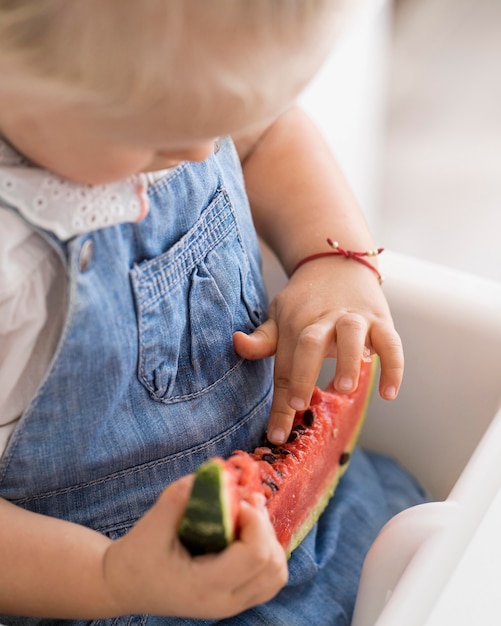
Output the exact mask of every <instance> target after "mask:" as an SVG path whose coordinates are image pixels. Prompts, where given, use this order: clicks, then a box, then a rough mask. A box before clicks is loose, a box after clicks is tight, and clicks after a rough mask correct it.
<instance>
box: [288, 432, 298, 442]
mask: <svg viewBox="0 0 501 626" xmlns="http://www.w3.org/2000/svg"><path fill="white" fill-rule="evenodd" d="M296 439H299V433H298V432H297V431H295V430H293V431H292V432H291V434H290V435H289V438H288V439H287V443H292V442H293V441H296Z"/></svg>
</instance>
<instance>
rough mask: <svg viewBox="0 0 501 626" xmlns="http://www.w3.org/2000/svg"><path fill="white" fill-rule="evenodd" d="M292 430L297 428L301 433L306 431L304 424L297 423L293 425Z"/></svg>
mask: <svg viewBox="0 0 501 626" xmlns="http://www.w3.org/2000/svg"><path fill="white" fill-rule="evenodd" d="M292 430H295V431H296V432H298V433H300V434H301V435H302V434H303V433H305V432H306V430H305V428H304V426H303V425H302V424H296V425H295V426H293V428H292Z"/></svg>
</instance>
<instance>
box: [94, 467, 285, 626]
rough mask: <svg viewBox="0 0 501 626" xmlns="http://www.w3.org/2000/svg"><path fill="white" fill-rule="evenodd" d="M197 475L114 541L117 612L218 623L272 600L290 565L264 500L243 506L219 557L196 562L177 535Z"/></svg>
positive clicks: (111, 559) (108, 561)
mask: <svg viewBox="0 0 501 626" xmlns="http://www.w3.org/2000/svg"><path fill="white" fill-rule="evenodd" d="M192 480H193V477H192V476H189V477H185V478H183V479H181V480H179V481H177V482H175V483H173V484H172V485H170V486H169V487H168V488H167V489H166V490H165V491H164V492H163V493H162V494H161V496H160V497H159V499H158V501H157V502H156V503H155V505H154V506H153V507H152V508H151V509H150V510H149V511H148V512H147V513H146V515H144V517H142V518H141V519H140V520H139V521H138V523H137V524H136V525H135V526H134V527H133V528H132V529H131V531H130V532H129V533H128V534H127V535H125V536H124V537H122V538H120V539H118V540H117V541H114V542H113V543H112V544H110V547H109V548H108V550H107V553H106V556H105V560H104V577H105V581H106V584H107V586H108V589H109V594H110V597H111V598H112V601H113V604H114V605H115V607H116V609H114V611H116V614H117V615H126V614H136V613H150V614H155V615H171V616H182V617H195V618H206V619H211V618H212V619H218V618H224V617H229V616H231V615H235V614H237V613H240V612H242V611H244V610H245V609H247V608H249V607H251V606H254V605H256V604H260V603H262V602H266V601H267V600H269V599H271V598H272V597H273V596H274V595H275V594H276V593H278V591H279V590H280V589H281V588H282V587H283V585H285V583H286V582H287V575H288V574H287V562H286V558H285V553H284V550H283V548H282V547H281V546H280V544H279V543H278V541H277V539H276V536H275V532H274V529H273V526H272V525H271V522H270V520H269V517H268V512H267V510H266V508H265V507H264V504H263V503H261V501H256V502H255V503H254V505H251V504H248V503H245V502H244V503H242V505H241V510H240V513H239V528H240V536H239V539H238V540H236V541H235V542H234V543H232V544H231V545H230V546H229V547H228V548H227V549H226V550H224V551H223V552H221V553H220V554H216V555H213V554H210V555H204V556H199V557H191V556H190V555H189V553H188V552H187V550H186V549H185V548H184V547H183V546H182V544H181V543H180V542H179V539H178V537H177V528H178V525H179V521H180V519H181V517H182V515H183V512H184V509H185V507H186V503H187V500H188V497H189V492H190V489H191V484H192Z"/></svg>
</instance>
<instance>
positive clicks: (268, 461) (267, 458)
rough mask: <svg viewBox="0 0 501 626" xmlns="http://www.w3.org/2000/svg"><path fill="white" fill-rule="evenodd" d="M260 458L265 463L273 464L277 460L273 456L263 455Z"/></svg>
mask: <svg viewBox="0 0 501 626" xmlns="http://www.w3.org/2000/svg"><path fill="white" fill-rule="evenodd" d="M261 458H262V459H263V461H266V462H267V463H274V462H275V461H276V460H277V459H276V457H275V456H274V455H273V454H263V456H262V457H261Z"/></svg>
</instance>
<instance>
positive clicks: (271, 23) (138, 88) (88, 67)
mask: <svg viewBox="0 0 501 626" xmlns="http://www.w3.org/2000/svg"><path fill="white" fill-rule="evenodd" d="M345 1H346V0H72V1H71V2H68V0H0V76H1V78H0V100H1V101H2V102H4V103H5V104H4V106H3V107H2V106H1V104H0V132H3V133H4V134H5V136H6V137H7V138H8V139H11V141H12V142H13V143H14V144H15V145H16V146H17V147H18V148H19V149H21V150H22V151H23V150H24V151H25V152H27V155H28V156H30V157H31V158H33V159H34V160H39V161H40V162H41V163H42V164H43V165H45V166H46V167H49V168H51V167H52V168H53V169H54V170H55V171H56V172H57V171H58V169H59V171H58V172H57V173H61V174H63V175H68V176H69V177H70V178H76V179H78V178H79V176H73V174H72V171H71V170H69V171H64V169H63V170H61V168H58V167H54V164H53V163H52V162H51V161H50V159H49V160H48V161H47V160H45V159H44V158H41V156H40V154H38V153H37V152H36V151H35V153H33V150H31V149H29V148H28V147H27V143H30V142H31V138H30V137H28V136H26V135H27V133H26V131H23V132H22V133H21V136H20V137H18V136H17V132H16V131H13V129H14V128H17V127H19V125H20V124H21V123H22V120H24V122H23V124H24V126H25V127H26V126H27V127H30V125H31V127H32V131H33V132H32V135H33V134H35V135H36V133H37V128H38V126H37V124H35V123H33V119H34V118H36V119H38V120H39V119H40V115H41V113H42V112H43V113H44V120H46V122H47V124H50V123H51V119H52V118H54V122H55V121H56V120H59V126H58V125H56V126H55V127H53V128H52V135H54V132H56V133H57V132H59V131H58V130H57V129H58V128H61V132H63V130H62V129H63V128H64V126H65V124H66V123H67V120H66V117H70V118H71V120H72V124H73V125H75V123H76V120H78V119H82V120H83V122H82V123H83V127H86V125H87V124H88V123H89V122H91V124H92V125H93V129H94V130H95V132H96V134H100V135H101V136H103V137H105V136H106V135H108V136H109V140H110V141H114V140H116V139H118V140H121V139H123V141H124V144H127V143H128V142H131V143H134V142H136V143H137V145H138V146H140V145H141V143H142V142H145V144H146V143H147V144H148V145H150V144H152V145H151V148H152V149H155V150H157V151H158V152H167V153H168V152H169V151H170V150H171V149H174V148H175V149H178V148H183V146H190V145H192V144H193V143H198V142H201V141H202V142H203V141H206V140H210V139H211V138H213V137H216V136H219V135H224V134H230V133H233V134H235V133H238V132H241V131H245V130H247V129H252V127H253V126H254V125H259V124H262V123H265V122H266V121H267V120H271V119H273V117H274V116H276V115H277V114H278V113H279V112H280V111H281V110H283V109H284V108H286V107H287V106H288V105H289V104H290V103H291V102H292V101H293V100H294V98H295V96H296V95H297V94H298V92H299V91H300V90H301V89H302V88H303V87H304V85H305V84H306V83H307V82H308V80H309V79H310V78H311V77H312V76H313V74H314V73H315V71H316V69H317V68H318V66H319V65H320V63H321V62H322V60H323V59H324V57H325V55H326V53H327V51H328V50H329V48H330V46H331V45H332V42H333V37H334V33H335V29H336V26H337V23H338V22H339V19H340V16H341V15H343V14H344V12H343V11H342V6H343V5H344V2H345ZM351 4H353V0H351ZM14 118H15V119H14ZM89 118H90V119H89ZM13 122H14V123H13ZM124 124H126V126H127V132H126V136H122V134H123V133H122V131H123V129H124ZM145 127H147V128H145ZM47 132H49V131H48V130H47ZM87 134H88V133H87ZM91 134H92V133H91ZM75 139H76V140H77V142H78V139H79V138H78V137H75ZM40 140H43V137H42V136H41V137H40ZM153 144H158V145H153ZM74 148H76V146H74ZM30 152H31V154H30ZM124 171H125V170H124ZM131 173H133V172H131ZM116 175H117V176H118V175H120V173H119V172H118V171H117V174H116ZM113 176H115V175H114V174H113ZM81 178H82V180H85V176H83V177H81ZM90 182H99V181H90Z"/></svg>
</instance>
